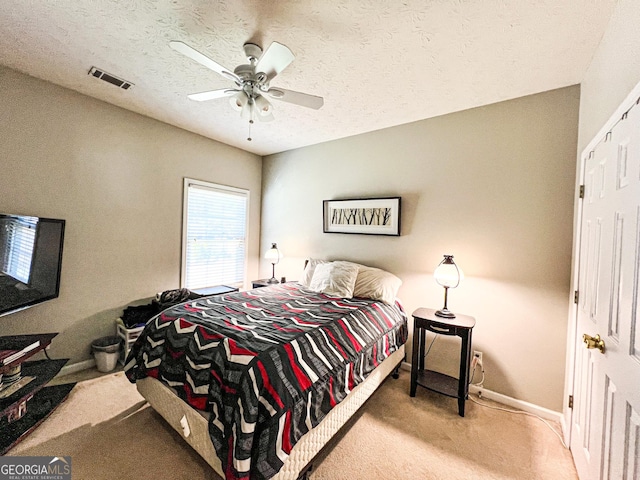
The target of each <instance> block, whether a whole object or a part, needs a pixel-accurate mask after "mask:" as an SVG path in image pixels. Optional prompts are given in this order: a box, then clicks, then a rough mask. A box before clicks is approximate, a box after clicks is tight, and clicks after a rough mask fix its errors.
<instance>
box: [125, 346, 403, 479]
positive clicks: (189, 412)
mask: <svg viewBox="0 0 640 480" xmlns="http://www.w3.org/2000/svg"><path fill="white" fill-rule="evenodd" d="M404 353H405V348H404V345H402V346H401V347H400V348H399V349H398V350H396V351H395V352H394V353H392V354H391V355H390V356H389V357H387V358H386V359H385V360H384V361H383V362H382V363H380V364H379V365H378V366H377V367H376V368H375V369H374V370H373V371H372V372H371V373H370V374H369V376H368V377H367V379H366V380H364V381H363V382H362V383H360V384H359V385H358V386H356V387H355V388H354V389H353V390H351V392H350V393H349V395H347V397H346V398H345V399H344V400H343V401H342V402H340V403H339V404H338V405H336V406H335V407H334V408H333V409H331V411H330V412H329V413H328V414H327V415H326V416H325V418H324V419H323V420H322V421H321V422H320V423H319V424H318V425H317V426H316V427H315V428H313V429H312V430H311V431H309V432H308V433H306V434H305V435H304V436H303V437H302V438H301V439H300V440H299V441H298V443H296V445H295V446H294V447H293V449H292V450H291V453H290V455H289V456H288V458H287V459H286V461H285V462H284V465H283V466H282V469H281V470H280V471H279V472H278V474H276V476H274V477H272V478H273V479H274V480H296V479H298V478H299V477H300V474H301V473H302V472H304V471H305V469H306V467H307V466H308V465H309V464H310V463H311V461H312V460H313V458H314V457H315V456H316V455H317V454H318V453H319V452H320V450H321V449H322V448H323V447H324V446H325V445H326V444H327V442H329V440H331V438H332V437H333V436H334V435H335V434H336V433H337V432H338V430H340V428H341V427H342V426H343V425H344V424H345V423H347V421H348V420H349V419H350V418H351V417H352V416H353V414H354V413H355V412H356V411H357V410H358V409H359V408H360V407H361V406H362V405H363V404H364V402H365V401H366V400H367V399H368V398H369V397H370V396H371V395H372V394H373V392H374V391H375V390H376V389H377V388H378V386H380V384H382V382H383V381H384V380H385V379H386V378H387V376H389V374H390V373H391V372H392V371H393V370H394V369H395V368H396V367H397V366H399V364H400V363H401V362H402V361H403V359H404ZM136 387H137V388H138V391H139V392H140V394H141V395H142V396H143V397H144V398H145V399H146V400H147V401H148V402H149V404H150V405H151V406H152V407H153V409H154V410H156V411H157V412H158V413H159V414H160V415H161V416H162V417H163V418H164V419H165V420H166V421H167V423H169V425H171V427H172V428H173V429H175V430H176V431H177V432H178V433H180V434H181V436H182V438H183V439H184V440H185V441H186V442H187V443H188V444H189V445H190V446H191V447H192V448H193V449H194V450H195V451H196V452H198V454H200V456H202V458H204V460H206V461H207V463H208V464H209V465H211V467H212V468H213V469H214V471H215V472H216V473H217V474H218V475H220V476H221V477H223V478H224V473H223V471H222V465H221V463H220V460H219V459H218V456H217V455H216V451H215V449H214V447H213V444H212V443H211V438H210V436H209V425H208V419H207V417H206V415H203V413H202V412H201V411H198V410H196V409H193V408H191V407H190V406H189V405H188V404H186V403H185V402H183V401H182V400H181V399H180V398H179V397H178V396H177V395H176V393H175V391H174V390H173V389H172V388H170V387H167V386H166V385H164V384H163V383H162V382H160V381H158V380H156V379H155V378H151V377H147V378H144V379H141V380H138V381H137V382H136Z"/></svg>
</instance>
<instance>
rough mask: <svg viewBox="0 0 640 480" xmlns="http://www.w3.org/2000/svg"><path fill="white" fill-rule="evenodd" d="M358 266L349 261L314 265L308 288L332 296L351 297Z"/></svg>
mask: <svg viewBox="0 0 640 480" xmlns="http://www.w3.org/2000/svg"><path fill="white" fill-rule="evenodd" d="M358 270H359V269H358V266H357V265H355V264H353V263H350V262H329V263H324V262H323V263H320V264H318V265H316V267H315V270H314V272H313V277H312V278H311V285H310V286H309V288H310V289H311V290H313V291H314V292H321V293H324V294H326V295H329V296H332V297H341V298H351V297H353V287H354V286H355V284H356V278H357V277H358Z"/></svg>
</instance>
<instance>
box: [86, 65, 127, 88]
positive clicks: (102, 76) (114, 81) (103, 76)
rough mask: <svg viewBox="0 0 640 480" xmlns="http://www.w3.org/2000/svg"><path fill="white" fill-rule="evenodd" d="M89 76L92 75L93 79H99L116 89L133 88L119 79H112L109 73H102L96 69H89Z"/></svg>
mask: <svg viewBox="0 0 640 480" xmlns="http://www.w3.org/2000/svg"><path fill="white" fill-rule="evenodd" d="M89 75H93V76H94V77H96V78H99V79H100V80H104V81H105V82H109V83H110V84H112V85H115V86H116V87H120V88H122V89H124V90H128V89H129V88H130V87H132V86H133V83H131V82H127V81H126V80H122V79H121V78H118V77H114V76H113V75H111V74H110V73H107V72H103V71H102V70H100V69H99V68H96V67H91V70H89Z"/></svg>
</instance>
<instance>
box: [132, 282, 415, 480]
mask: <svg viewBox="0 0 640 480" xmlns="http://www.w3.org/2000/svg"><path fill="white" fill-rule="evenodd" d="M406 340H407V319H406V315H405V313H404V311H403V310H402V307H401V306H400V304H398V303H396V305H394V306H390V305H386V304H384V303H382V302H377V301H373V300H364V299H358V298H353V299H342V298H332V297H328V296H326V295H324V294H321V293H315V292H312V291H310V290H308V289H306V288H305V287H303V286H302V285H300V284H298V283H286V284H281V285H273V286H269V287H265V288H259V289H254V290H249V291H246V292H237V293H232V294H227V295H218V296H214V297H208V298H202V299H199V300H192V301H189V302H187V303H183V304H180V305H177V306H175V307H172V308H170V309H167V310H165V311H164V312H162V313H160V314H159V315H157V316H156V317H154V318H153V319H152V320H151V321H150V322H149V323H148V324H147V327H146V328H145V330H144V332H143V333H142V335H141V336H140V337H139V339H138V340H137V342H136V343H135V345H134V346H133V348H132V350H131V352H130V354H129V356H128V358H127V364H126V367H125V371H126V375H127V377H128V378H129V380H130V381H131V382H135V381H136V380H137V379H141V378H144V377H147V376H148V377H154V378H156V379H158V380H161V381H162V382H164V383H165V384H167V385H169V386H171V387H173V388H174V389H175V390H176V392H177V393H178V395H179V396H180V397H181V398H182V399H183V400H184V401H185V402H187V403H188V404H189V405H191V406H192V407H193V408H196V409H199V410H203V411H206V412H209V414H210V415H209V432H210V436H211V440H212V442H213V445H214V447H215V450H216V452H217V454H218V456H219V458H220V460H221V462H222V466H223V469H224V471H225V475H226V478H227V479H243V480H249V479H252V480H253V479H268V478H271V477H272V476H274V475H275V474H276V473H277V472H278V470H279V469H280V468H281V466H282V464H283V462H284V460H286V458H287V456H288V454H289V452H290V451H291V448H292V447H293V446H294V445H295V444H296V442H297V441H298V440H299V439H300V438H301V437H302V436H303V435H304V434H305V433H307V432H308V431H309V430H310V429H311V428H313V427H315V426H316V425H317V424H318V423H319V422H320V421H321V420H322V419H323V418H324V416H325V415H326V414H327V413H328V412H329V411H330V410H331V409H332V408H333V407H334V406H335V405H336V404H338V403H339V402H341V401H342V400H343V399H344V398H345V397H346V396H347V394H348V393H349V392H350V391H351V390H352V389H353V388H354V387H355V386H356V385H358V384H359V383H360V382H362V381H363V380H364V379H365V378H366V377H367V375H368V374H369V373H370V372H371V371H372V370H373V369H374V368H375V367H376V366H377V365H378V364H380V362H382V361H383V360H384V359H385V358H386V357H388V356H389V355H390V354H391V353H393V352H394V351H396V350H397V349H398V348H399V347H400V346H401V345H402V344H403V343H405V342H406Z"/></svg>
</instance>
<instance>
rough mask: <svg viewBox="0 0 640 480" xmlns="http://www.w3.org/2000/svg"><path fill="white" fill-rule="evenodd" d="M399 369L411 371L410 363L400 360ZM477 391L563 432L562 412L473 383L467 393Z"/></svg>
mask: <svg viewBox="0 0 640 480" xmlns="http://www.w3.org/2000/svg"><path fill="white" fill-rule="evenodd" d="M401 369H402V370H408V371H411V364H410V363H408V362H402V366H401ZM479 392H482V394H481V397H482V398H486V399H488V400H493V401H494V402H498V403H502V404H503V405H506V406H508V407H512V408H517V409H518V410H522V411H524V412H527V413H532V414H534V415H538V416H539V417H542V418H544V419H545V420H551V421H553V422H558V423H559V424H560V425H561V426H562V431H563V432H565V425H564V416H563V415H562V412H555V411H553V410H549V409H548V408H544V407H541V406H539V405H535V404H533V403H529V402H525V401H524V400H518V399H517V398H513V397H508V396H507V395H503V394H501V393H498V392H494V391H492V390H488V389H486V388H484V387H483V388H479V387H477V386H475V385H470V386H469V393H474V394H476V395H477V394H478V393H479Z"/></svg>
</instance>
